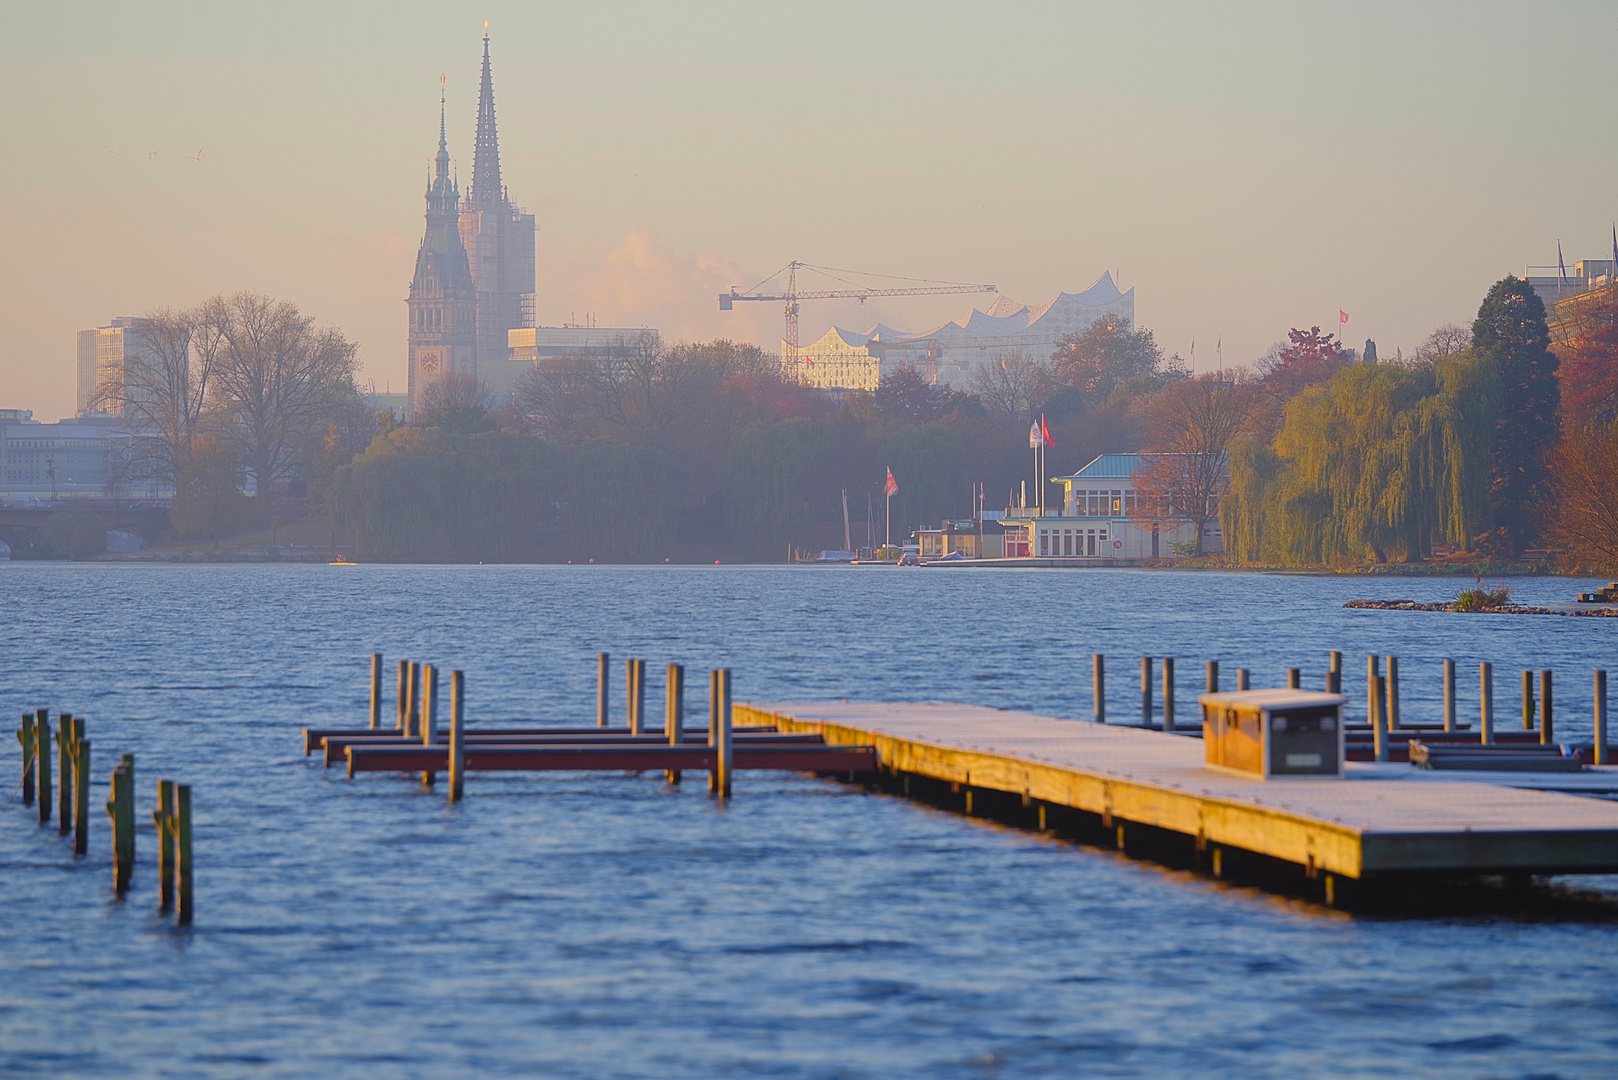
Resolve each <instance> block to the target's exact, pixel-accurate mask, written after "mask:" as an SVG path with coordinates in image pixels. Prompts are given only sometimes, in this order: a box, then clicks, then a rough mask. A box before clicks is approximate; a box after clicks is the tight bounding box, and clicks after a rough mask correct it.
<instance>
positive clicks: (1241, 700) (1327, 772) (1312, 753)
mask: <svg viewBox="0 0 1618 1080" xmlns="http://www.w3.org/2000/svg"><path fill="white" fill-rule="evenodd" d="M1198 700H1199V701H1200V702H1201V703H1202V739H1203V744H1204V750H1205V752H1206V755H1207V758H1206V760H1207V763H1208V767H1209V768H1212V769H1219V770H1221V771H1224V772H1233V773H1239V774H1241V775H1243V776H1258V777H1263V778H1264V779H1266V780H1267V779H1270V778H1271V777H1308V776H1338V777H1340V776H1342V775H1343V758H1344V753H1343V705H1344V704H1346V703H1347V701H1348V699H1347V698H1345V697H1344V696H1343V695H1342V694H1324V693H1319V692H1317V691H1313V690H1288V689H1275V690H1237V691H1233V692H1231V693H1228V694H1203V695H1202V696H1201V697H1200V698H1198Z"/></svg>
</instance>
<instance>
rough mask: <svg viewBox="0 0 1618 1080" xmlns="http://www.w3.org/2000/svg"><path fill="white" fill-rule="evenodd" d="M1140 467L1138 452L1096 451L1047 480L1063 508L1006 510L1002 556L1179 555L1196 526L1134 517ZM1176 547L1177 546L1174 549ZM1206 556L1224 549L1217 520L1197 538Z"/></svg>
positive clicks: (1193, 540) (1191, 540) (1190, 542)
mask: <svg viewBox="0 0 1618 1080" xmlns="http://www.w3.org/2000/svg"><path fill="white" fill-rule="evenodd" d="M1144 467H1145V463H1144V462H1143V461H1142V459H1141V456H1140V455H1139V454H1101V455H1100V456H1098V457H1097V458H1096V459H1095V460H1094V461H1092V462H1090V463H1089V464H1088V465H1086V466H1085V467H1084V468H1082V469H1080V470H1079V471H1078V472H1076V473H1074V474H1073V475H1071V476H1056V477H1052V478H1051V479H1052V480H1054V481H1055V482H1056V483H1059V484H1061V485H1062V486H1063V495H1062V508H1061V510H1060V512H1057V513H1053V512H1051V510H1050V509H1047V510H1046V512H1045V513H1044V514H1040V513H1039V511H1038V510H1036V509H1033V508H1027V509H1019V508H1016V507H1012V508H1008V509H1007V511H1006V516H1005V517H1004V518H1002V519H1001V521H1000V524H1001V525H1002V526H1004V527H1005V530H1006V532H1005V540H1004V547H1003V550H1004V553H1005V556H1006V557H1007V558H1034V559H1128V560H1138V559H1170V558H1178V557H1183V553H1184V552H1185V551H1186V549H1187V548H1188V547H1190V546H1192V545H1194V544H1195V543H1196V539H1197V536H1196V529H1197V527H1196V525H1195V524H1194V523H1192V522H1190V521H1185V520H1182V519H1168V520H1161V521H1156V522H1152V521H1144V520H1142V519H1140V518H1137V517H1134V516H1133V514H1134V512H1135V509H1136V506H1137V502H1138V499H1139V495H1138V492H1139V488H1138V486H1137V485H1136V483H1135V475H1136V474H1137V473H1138V472H1140V471H1141V470H1142V469H1143V468H1144ZM1176 549H1178V550H1176ZM1202 550H1203V552H1204V553H1205V554H1219V553H1221V552H1223V551H1224V550H1225V543H1224V535H1223V534H1222V533H1221V532H1220V529H1219V522H1218V520H1217V519H1215V520H1213V521H1210V522H1208V524H1207V526H1206V531H1205V533H1204V535H1203V538H1202Z"/></svg>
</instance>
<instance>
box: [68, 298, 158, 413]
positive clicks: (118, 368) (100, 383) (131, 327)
mask: <svg viewBox="0 0 1618 1080" xmlns="http://www.w3.org/2000/svg"><path fill="white" fill-rule="evenodd" d="M143 321H144V320H142V319H138V318H133V317H130V316H121V317H119V318H116V319H114V320H112V322H111V323H109V324H108V325H106V326H98V327H96V328H94V329H93V330H80V331H79V355H78V396H77V411H78V412H80V413H85V412H104V413H111V414H113V415H115V416H118V415H122V414H123V406H122V404H121V403H120V401H119V397H120V396H121V395H122V394H123V389H124V370H125V368H126V367H127V365H128V363H129V361H130V360H131V359H133V358H134V357H136V356H138V355H139V352H140V349H141V348H142V346H141V343H140V340H139V338H140V335H139V333H138V331H139V329H140V325H141V323H142V322H143Z"/></svg>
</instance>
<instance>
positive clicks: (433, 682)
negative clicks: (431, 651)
mask: <svg viewBox="0 0 1618 1080" xmlns="http://www.w3.org/2000/svg"><path fill="white" fill-rule="evenodd" d="M421 679H422V682H421V745H423V746H431V745H433V744H434V743H436V742H437V741H438V669H437V668H435V667H434V666H433V665H431V664H423V665H421ZM437 779H438V777H437V775H436V774H434V773H433V771H432V770H431V769H423V770H422V772H421V782H422V784H423V786H425V787H432V786H433V784H434V782H435V781H437Z"/></svg>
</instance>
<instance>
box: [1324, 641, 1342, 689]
mask: <svg viewBox="0 0 1618 1080" xmlns="http://www.w3.org/2000/svg"><path fill="white" fill-rule="evenodd" d="M1326 691H1327V693H1331V694H1341V693H1342V692H1343V654H1342V653H1340V652H1337V651H1335V650H1333V652H1332V654H1331V666H1330V667H1329V668H1328V670H1327V671H1326Z"/></svg>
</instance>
